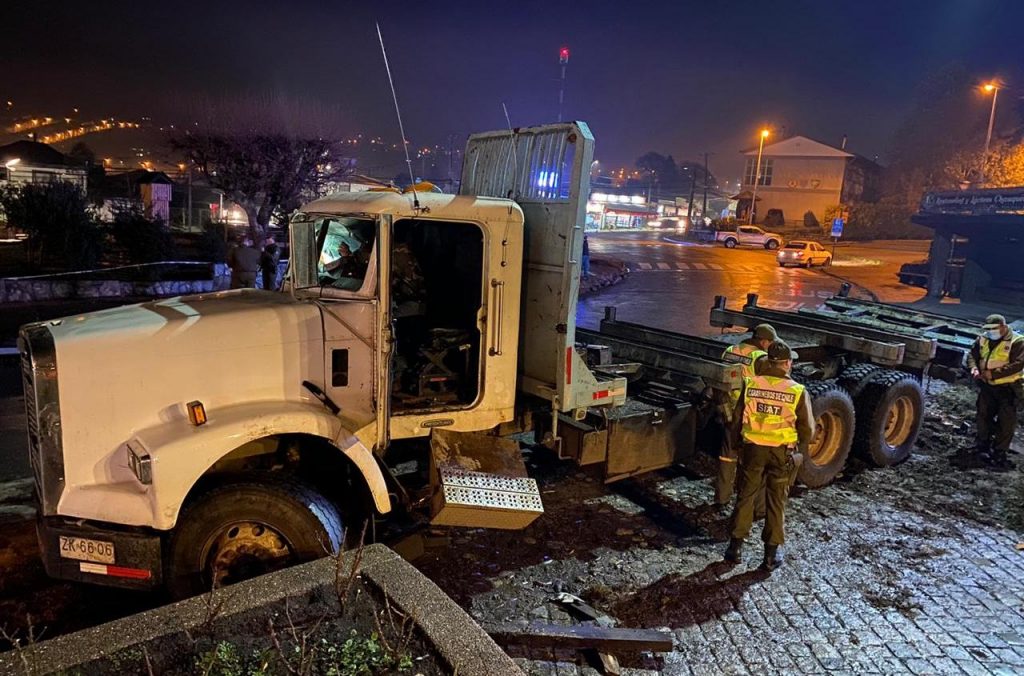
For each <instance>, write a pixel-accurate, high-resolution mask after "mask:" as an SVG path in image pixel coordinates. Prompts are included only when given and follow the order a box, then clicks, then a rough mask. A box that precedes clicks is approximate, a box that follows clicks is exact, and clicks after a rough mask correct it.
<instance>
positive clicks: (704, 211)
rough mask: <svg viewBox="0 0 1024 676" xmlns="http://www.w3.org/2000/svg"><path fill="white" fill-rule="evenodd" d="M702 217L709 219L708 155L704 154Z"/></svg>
mask: <svg viewBox="0 0 1024 676" xmlns="http://www.w3.org/2000/svg"><path fill="white" fill-rule="evenodd" d="M700 217H701V218H702V219H703V218H707V217H708V154H707V153H706V152H705V153H704V204H703V206H701V208H700Z"/></svg>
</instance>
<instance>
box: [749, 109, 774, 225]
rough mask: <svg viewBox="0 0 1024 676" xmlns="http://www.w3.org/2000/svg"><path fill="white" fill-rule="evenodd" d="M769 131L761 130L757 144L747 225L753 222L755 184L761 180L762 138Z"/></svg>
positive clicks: (755, 201)
mask: <svg viewBox="0 0 1024 676" xmlns="http://www.w3.org/2000/svg"><path fill="white" fill-rule="evenodd" d="M769 133H771V132H769V131H768V130H767V129H762V130H761V144H760V145H758V146H757V167H756V168H755V169H754V190H753V193H752V194H751V196H750V213H749V214H748V216H747V225H753V224H754V207H755V206H756V205H757V184H758V183H759V182H760V181H761V153H762V152H763V151H764V140H765V139H766V138H768V134H769Z"/></svg>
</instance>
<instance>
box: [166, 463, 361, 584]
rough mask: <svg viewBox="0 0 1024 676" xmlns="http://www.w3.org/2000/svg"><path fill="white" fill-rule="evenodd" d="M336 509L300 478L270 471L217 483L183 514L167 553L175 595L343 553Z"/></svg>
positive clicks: (340, 522)
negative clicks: (264, 476) (265, 476)
mask: <svg viewBox="0 0 1024 676" xmlns="http://www.w3.org/2000/svg"><path fill="white" fill-rule="evenodd" d="M343 542H344V528H343V527H342V521H341V517H340V515H339V514H338V511H337V509H336V508H335V507H334V505H333V504H332V503H330V502H329V501H328V500H327V499H326V498H324V497H323V496H322V495H320V494H319V493H317V492H316V491H315V490H313V489H312V488H310V487H309V486H306V485H304V484H301V483H299V482H297V481H294V480H290V479H286V478H280V477H270V478H268V479H266V480H264V479H262V478H261V480H259V481H253V480H246V481H240V482H238V483H231V484H228V485H224V486H221V487H218V488H215V489H213V490H211V491H209V492H208V493H206V494H205V495H203V496H202V497H201V498H199V499H198V500H196V501H195V502H193V503H192V504H190V505H189V506H188V507H187V508H186V509H185V511H184V513H183V514H182V515H181V517H180V518H179V520H178V525H177V528H176V529H175V531H174V534H173V536H172V537H171V541H170V547H169V550H168V556H167V586H168V590H169V591H170V593H171V595H172V596H174V597H175V598H186V597H189V596H194V595H196V594H200V593H203V592H206V591H210V590H211V589H213V588H217V587H223V586H225V585H229V584H233V583H235V582H240V581H242V580H245V579H248V578H251V577H256V576H257V575H262V574H264V573H270V572H273V571H275V570H280V569H282V568H286V567H288V566H291V565H294V564H296V563H301V562H303V561H311V560H313V559H318V558H321V557H324V556H328V555H330V554H333V553H335V552H337V551H338V550H339V549H340V548H341V546H342V543H343Z"/></svg>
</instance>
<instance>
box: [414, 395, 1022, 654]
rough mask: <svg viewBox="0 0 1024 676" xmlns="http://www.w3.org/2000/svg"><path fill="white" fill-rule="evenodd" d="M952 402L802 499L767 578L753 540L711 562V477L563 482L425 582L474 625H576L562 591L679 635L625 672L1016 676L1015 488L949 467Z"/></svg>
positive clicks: (795, 502) (573, 475)
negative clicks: (882, 459)
mask: <svg viewBox="0 0 1024 676" xmlns="http://www.w3.org/2000/svg"><path fill="white" fill-rule="evenodd" d="M958 390H959V388H949V390H948V392H940V393H939V394H938V396H933V397H931V402H930V404H929V411H930V412H929V416H928V419H927V421H926V427H925V429H924V431H923V432H922V437H921V441H920V444H919V446H920V448H919V449H918V451H917V452H916V453H915V454H914V455H913V456H912V458H911V459H910V460H909V461H908V462H906V463H904V464H903V465H901V466H899V467H896V468H890V469H867V468H860V469H854V470H852V471H850V472H849V474H848V476H846V477H844V478H843V479H842V480H841V481H839V482H837V483H836V484H833V485H832V486H830V487H827V488H825V489H822V490H816V491H806V490H803V491H801V490H800V489H797V490H796V491H795V493H794V496H793V499H792V500H791V501H790V509H789V511H788V515H787V518H788V523H787V532H788V543H787V546H786V548H785V549H786V565H785V566H784V567H783V568H781V569H779V570H778V571H776V572H775V573H773V574H772V575H770V576H768V575H767V574H764V573H761V572H759V571H757V570H756V566H757V564H758V563H759V561H760V556H761V551H762V550H761V544H760V542H759V541H758V538H757V533H756V529H755V534H754V535H753V536H752V537H751V538H750V539H749V540H748V543H747V550H746V551H745V553H744V563H743V564H741V565H739V566H736V567H729V566H727V565H725V564H723V563H722V562H721V552H722V550H723V547H724V542H725V540H726V538H727V531H726V525H725V519H724V518H723V517H721V516H720V515H718V514H717V513H716V512H714V511H712V510H711V509H710V508H709V507H708V506H707V503H708V501H709V500H710V498H711V495H712V488H711V485H710V482H709V480H707V479H700V478H694V477H693V476H692V475H688V474H682V473H680V472H674V473H661V474H656V475H652V476H648V477H644V478H641V479H635V480H630V481H626V482H621V483H619V484H616V485H613V486H611V487H608V486H604V485H603V484H601V483H600V481H598V480H595V479H594V478H591V477H589V476H587V475H586V474H583V473H581V472H579V471H578V470H567V469H563V470H562V473H563V477H561V478H560V479H558V480H551V481H550V482H548V481H545V483H544V485H543V491H544V498H545V502H546V505H547V514H545V516H544V517H543V518H542V519H540V520H539V521H538V522H536V523H535V524H534V525H533V526H531V527H530V528H529V529H528V530H526V531H524V532H521V533H495V532H484V531H475V532H472V533H469V534H464V535H462V536H457V537H456V539H455V544H456V546H455V547H452V548H450V549H449V550H447V551H439V552H437V553H435V554H431V555H430V557H429V558H428V559H427V560H425V561H423V562H422V563H420V567H421V568H422V569H423V570H425V571H426V572H427V573H428V574H429V575H431V576H432V577H434V579H436V580H437V581H438V582H439V584H441V585H442V587H444V588H445V589H446V591H448V592H449V593H450V594H452V595H453V596H454V597H455V598H456V599H457V600H459V601H460V603H462V604H463V605H464V606H465V607H467V608H468V609H470V611H471V612H472V613H473V614H474V616H476V617H477V618H478V619H479V620H480V621H481V622H482V623H484V624H487V623H491V622H499V623H519V624H521V625H525V624H527V623H529V622H531V621H536V622H555V623H565V624H569V623H575V622H577V621H578V620H574V619H572V618H570V616H569V614H568V613H567V612H565V610H564V609H563V607H561V606H559V604H558V603H556V602H554V601H553V597H554V596H555V594H556V593H557V592H559V591H565V592H569V593H572V594H576V595H578V596H580V597H582V598H583V599H584V600H586V601H587V602H588V603H590V604H591V605H593V606H594V607H596V608H598V609H599V610H601V611H603V612H605V613H607V614H608V615H609V616H611V617H612V618H613V619H614V620H615V622H616V623H617V625H618V626H625V627H641V626H643V627H652V628H662V629H665V630H668V631H670V632H671V633H672V635H673V637H674V643H675V649H674V650H673V651H672V652H670V653H666V654H657V655H652V654H646V655H640V656H637V657H636V658H633V659H630V660H623V667H624V669H623V673H626V674H656V673H657V674H691V673H692V674H748V673H751V674H762V673H796V674H800V673H806V674H816V673H851V674H852V673H871V674H893V673H911V674H964V673H966V674H989V673H994V674H1016V673H1024V614H1022V602H1024V551H1020V550H1018V548H1017V545H1018V542H1020V541H1021V540H1024V537H1022V534H1021V531H1022V518H1021V514H1020V511H1021V509H1022V506H1024V483H1022V478H1021V475H1020V474H1019V473H1017V472H1010V473H1006V474H994V473H990V472H987V471H983V470H979V471H972V472H968V473H962V472H958V473H955V472H953V471H952V470H951V469H950V468H949V465H948V463H947V461H946V458H945V455H946V454H947V453H948V452H950V451H951V450H952V447H953V445H954V444H955V443H957V442H958V441H962V440H963V437H962V436H961V433H963V432H965V431H968V432H969V430H967V429H966V426H964V425H963V424H962V422H960V421H959V418H960V416H961V414H962V413H963V410H961V409H963V405H964V404H965V403H966V402H968V401H969V399H970V396H971V395H970V394H969V392H966V390H964V391H959V392H958ZM958 406H959V407H960V409H957V408H956V407H958ZM453 571H457V572H453ZM514 654H516V655H518V659H519V661H520V663H521V664H522V666H523V667H524V669H525V670H526V671H527V672H528V673H531V674H577V673H579V674H594V673H598V672H597V671H596V670H594V669H593V667H591V666H587V663H586V662H585V661H580V658H579V656H578V655H576V654H574V653H557V654H548V653H538V652H522V653H514Z"/></svg>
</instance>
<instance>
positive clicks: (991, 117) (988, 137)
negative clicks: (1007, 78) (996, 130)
mask: <svg viewBox="0 0 1024 676" xmlns="http://www.w3.org/2000/svg"><path fill="white" fill-rule="evenodd" d="M982 89H983V90H984V91H985V92H986V93H988V92H991V93H992V111H991V112H990V113H989V114H988V133H987V134H985V152H984V153H982V155H981V182H982V183H984V182H985V162H986V161H987V160H988V145H989V143H991V141H992V126H993V125H994V124H995V121H996V99H998V98H999V85H998V84H996V83H995V82H989V83H988V84H986V85H985V86H983V87H982Z"/></svg>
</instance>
